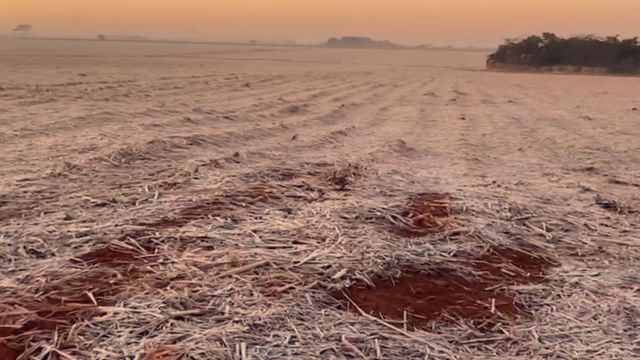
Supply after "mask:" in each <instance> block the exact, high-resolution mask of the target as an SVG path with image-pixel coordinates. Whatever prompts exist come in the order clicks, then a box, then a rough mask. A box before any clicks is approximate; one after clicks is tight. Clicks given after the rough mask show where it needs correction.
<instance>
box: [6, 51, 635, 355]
mask: <svg viewBox="0 0 640 360" xmlns="http://www.w3.org/2000/svg"><path fill="white" fill-rule="evenodd" d="M485 55H486V54H483V53H466V52H436V51H399V50H349V49H323V48H306V47H268V46H232V45H187V44H149V43H147V44H144V43H117V42H81V41H37V40H29V41H26V40H23V41H15V40H13V41H12V40H6V39H4V40H2V39H0V145H1V148H2V150H1V151H0V164H1V166H0V359H7V360H15V359H18V358H20V359H29V358H34V359H147V360H157V359H163V360H169V359H243V360H244V359H314V358H319V359H344V358H366V359H376V358H378V359H472V358H473V359H482V358H495V357H499V358H521V359H533V358H547V359H603V358H620V359H622V358H625V359H628V358H633V357H638V356H640V344H639V343H638V341H639V337H638V336H639V334H640V320H639V319H640V308H639V306H640V287H639V285H638V284H640V276H639V275H638V264H639V261H640V97H639V96H638V95H639V93H638V84H639V81H640V80H639V79H638V78H633V77H607V76H579V75H553V74H515V73H493V72H487V71H484V70H483V68H484V61H485ZM21 354H22V355H21ZM20 356H21V357H20Z"/></svg>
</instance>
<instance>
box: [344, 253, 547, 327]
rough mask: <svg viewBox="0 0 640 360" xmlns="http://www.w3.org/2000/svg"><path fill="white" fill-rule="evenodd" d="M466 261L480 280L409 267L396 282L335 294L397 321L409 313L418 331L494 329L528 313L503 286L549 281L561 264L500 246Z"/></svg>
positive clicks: (385, 281)
mask: <svg viewBox="0 0 640 360" xmlns="http://www.w3.org/2000/svg"><path fill="white" fill-rule="evenodd" d="M466 263H468V264H470V265H471V269H473V270H474V272H476V275H477V277H476V278H473V277H463V276H462V275H460V274H457V273H456V272H455V271H453V270H450V269H439V270H435V271H421V270H418V269H406V270H405V271H403V273H402V274H401V276H400V277H399V278H397V279H383V278H374V280H373V286H369V285H367V284H364V283H358V284H355V285H353V286H351V287H349V288H347V289H345V290H344V292H343V293H334V294H332V295H333V297H334V298H336V299H338V300H339V301H340V302H341V303H342V304H343V305H344V306H345V307H346V308H347V309H351V310H355V308H354V306H353V304H352V303H351V301H353V302H354V303H355V304H357V305H358V307H360V308H361V309H362V310H363V311H365V312H366V313H368V314H371V315H374V316H380V317H382V318H385V319H390V320H392V321H396V322H397V321H404V316H405V313H406V316H407V319H406V320H407V325H410V326H413V327H422V326H425V325H427V324H430V323H434V322H445V323H446V322H451V321H454V320H456V319H466V320H470V321H471V322H472V323H473V324H475V325H476V326H477V327H478V329H480V330H489V328H490V327H491V326H492V324H495V323H496V322H498V321H500V320H509V319H515V318H518V317H521V316H528V315H529V314H528V313H527V312H526V311H525V310H524V307H523V306H522V305H520V304H517V303H516V301H515V295H514V294H513V293H512V292H507V291H503V290H498V289H499V288H502V287H508V285H510V284H528V283H532V282H541V281H544V280H545V276H546V272H547V270H548V269H549V268H550V267H552V266H556V265H557V264H556V263H555V262H554V261H552V260H549V259H548V258H547V257H544V256H541V255H537V254H535V253H532V252H530V251H526V250H522V249H508V248H501V247H496V248H491V249H489V250H488V251H487V252H486V253H485V254H483V255H481V256H479V257H476V258H471V259H468V260H467V261H466ZM349 299H351V301H349Z"/></svg>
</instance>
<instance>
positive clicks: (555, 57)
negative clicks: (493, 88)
mask: <svg viewBox="0 0 640 360" xmlns="http://www.w3.org/2000/svg"><path fill="white" fill-rule="evenodd" d="M487 66H488V67H489V68H500V67H509V66H515V67H529V68H537V69H544V68H546V69H550V68H552V67H557V66H559V67H563V70H573V71H582V70H583V68H598V69H602V70H604V71H605V72H610V73H640V41H639V40H638V38H637V37H635V38H630V39H621V38H620V37H619V36H609V37H606V38H601V37H596V36H591V35H590V36H575V37H570V38H562V37H559V36H557V35H555V34H553V33H544V34H542V36H537V35H534V36H529V37H527V38H525V39H515V40H514V39H509V40H506V41H505V43H504V44H503V45H500V47H498V50H497V51H496V52H495V53H493V54H491V55H489V57H488V60H487Z"/></svg>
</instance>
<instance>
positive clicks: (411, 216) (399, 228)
mask: <svg viewBox="0 0 640 360" xmlns="http://www.w3.org/2000/svg"><path fill="white" fill-rule="evenodd" d="M450 203H451V196H450V195H449V194H439V193H422V194H417V195H415V196H413V197H411V198H410V199H409V201H408V202H407V204H406V205H405V208H404V209H403V210H402V212H401V213H400V214H399V215H400V217H401V218H403V220H404V222H405V224H393V231H394V232H396V233H398V234H400V235H402V236H406V237H416V236H424V235H428V234H432V233H436V232H439V231H442V230H444V229H445V228H446V227H447V225H448V222H449V218H450V217H451V215H453V211H452V209H451V207H450Z"/></svg>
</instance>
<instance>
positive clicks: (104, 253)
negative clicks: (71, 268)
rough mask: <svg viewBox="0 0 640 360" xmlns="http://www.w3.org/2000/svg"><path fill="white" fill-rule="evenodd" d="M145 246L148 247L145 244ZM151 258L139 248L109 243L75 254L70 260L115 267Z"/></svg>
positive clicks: (147, 260) (140, 262) (146, 260)
mask: <svg viewBox="0 0 640 360" xmlns="http://www.w3.org/2000/svg"><path fill="white" fill-rule="evenodd" d="M147 248H149V247H148V246H147ZM148 250H151V249H148ZM153 259H154V256H153V255H148V254H145V253H143V252H142V251H140V250H138V251H136V250H134V249H130V248H126V247H122V246H118V245H114V244H110V245H107V246H105V247H103V248H100V249H96V250H93V251H90V252H88V253H84V254H82V255H80V256H77V257H76V259H75V260H72V262H76V263H84V264H87V265H104V266H108V267H112V268H117V267H122V266H129V265H133V264H137V265H140V264H144V263H146V262H149V261H151V260H153Z"/></svg>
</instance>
